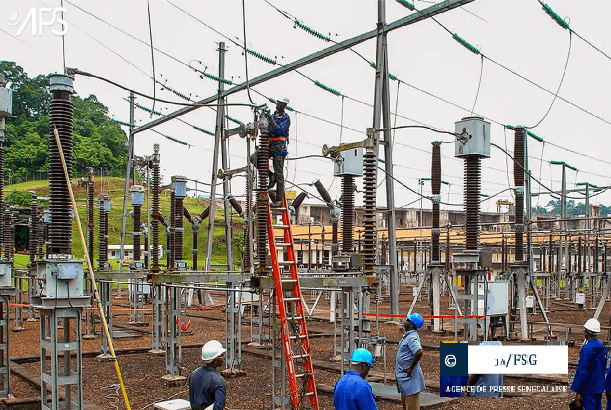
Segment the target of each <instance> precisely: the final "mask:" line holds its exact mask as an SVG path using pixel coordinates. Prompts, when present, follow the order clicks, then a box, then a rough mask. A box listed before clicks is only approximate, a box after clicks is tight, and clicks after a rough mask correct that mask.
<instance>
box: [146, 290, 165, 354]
mask: <svg viewBox="0 0 611 410" xmlns="http://www.w3.org/2000/svg"><path fill="white" fill-rule="evenodd" d="M151 292H152V293H153V298H152V299H153V320H152V322H153V323H152V326H153V331H152V340H151V344H152V346H151V350H149V353H153V354H163V353H164V350H163V349H162V339H163V336H164V333H163V320H162V311H163V310H162V309H163V308H162V307H163V301H164V297H163V296H164V292H163V287H162V284H161V283H155V284H152V285H151Z"/></svg>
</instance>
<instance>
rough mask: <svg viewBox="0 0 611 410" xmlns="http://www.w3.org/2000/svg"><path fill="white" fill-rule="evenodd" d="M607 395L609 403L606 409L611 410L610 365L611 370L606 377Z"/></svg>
mask: <svg viewBox="0 0 611 410" xmlns="http://www.w3.org/2000/svg"><path fill="white" fill-rule="evenodd" d="M605 397H606V398H607V405H606V406H605V410H611V366H609V372H608V373H607V378H606V379H605Z"/></svg>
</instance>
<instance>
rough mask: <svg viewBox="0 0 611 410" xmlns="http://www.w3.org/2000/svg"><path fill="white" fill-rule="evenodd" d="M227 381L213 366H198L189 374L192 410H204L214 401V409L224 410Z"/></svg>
mask: <svg viewBox="0 0 611 410" xmlns="http://www.w3.org/2000/svg"><path fill="white" fill-rule="evenodd" d="M226 391H227V382H226V381H225V379H223V377H221V375H219V374H218V373H217V372H216V370H215V368H214V367H212V366H206V365H204V366H202V367H199V368H197V369H196V370H195V371H194V372H193V373H191V375H190V376H189V403H191V409H192V410H204V409H205V408H206V407H208V406H210V405H211V404H212V403H214V410H223V408H224V407H225V398H226Z"/></svg>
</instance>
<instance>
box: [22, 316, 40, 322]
mask: <svg viewBox="0 0 611 410" xmlns="http://www.w3.org/2000/svg"><path fill="white" fill-rule="evenodd" d="M38 320H39V319H38V318H36V317H29V318H27V319H26V320H25V321H26V322H38Z"/></svg>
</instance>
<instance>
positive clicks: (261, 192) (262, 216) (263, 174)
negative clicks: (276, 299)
mask: <svg viewBox="0 0 611 410" xmlns="http://www.w3.org/2000/svg"><path fill="white" fill-rule="evenodd" d="M267 126H268V124H267V120H266V119H265V117H262V118H261V119H260V120H259V151H258V154H257V174H258V176H259V181H258V182H259V186H258V188H257V256H258V259H259V266H258V267H257V273H259V274H266V273H267V215H268V209H269V201H268V198H269V196H268V173H269V150H268V149H267V147H268V145H269V136H268V135H267Z"/></svg>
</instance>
